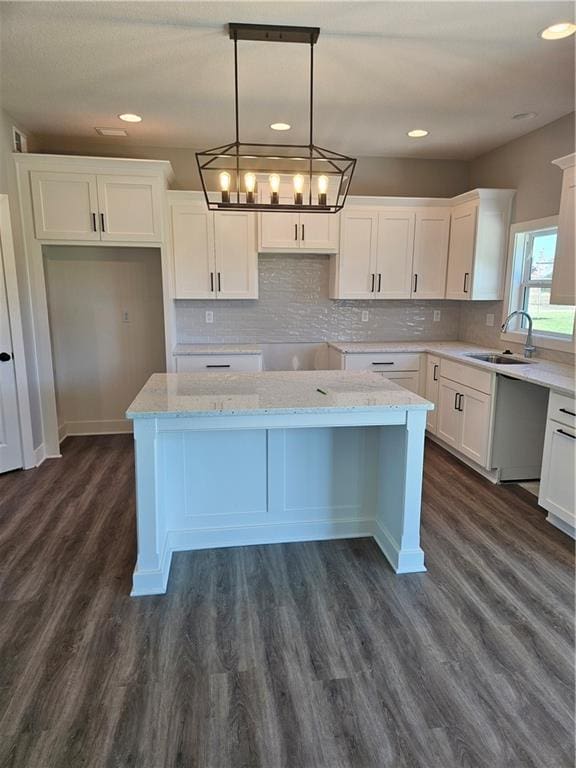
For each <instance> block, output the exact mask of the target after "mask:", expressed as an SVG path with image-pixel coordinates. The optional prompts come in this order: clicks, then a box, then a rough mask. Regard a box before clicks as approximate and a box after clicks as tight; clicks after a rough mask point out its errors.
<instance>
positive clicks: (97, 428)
mask: <svg viewBox="0 0 576 768" xmlns="http://www.w3.org/2000/svg"><path fill="white" fill-rule="evenodd" d="M60 431H61V434H63V435H64V436H63V437H61V438H60V442H62V440H64V438H66V437H70V436H73V435H74V436H77V437H79V436H80V435H124V434H127V433H131V432H132V422H131V421H130V420H129V419H102V420H101V421H67V422H66V423H65V424H63V425H62V427H60Z"/></svg>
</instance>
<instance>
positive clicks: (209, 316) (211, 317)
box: [206, 309, 214, 323]
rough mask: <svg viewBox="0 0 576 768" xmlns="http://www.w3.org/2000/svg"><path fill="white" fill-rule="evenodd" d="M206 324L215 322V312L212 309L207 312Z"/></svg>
mask: <svg viewBox="0 0 576 768" xmlns="http://www.w3.org/2000/svg"><path fill="white" fill-rule="evenodd" d="M206 322H207V323H213V322H214V312H212V310H211V309H208V310H206Z"/></svg>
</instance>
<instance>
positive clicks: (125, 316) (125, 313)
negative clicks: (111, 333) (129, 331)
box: [122, 309, 130, 323]
mask: <svg viewBox="0 0 576 768" xmlns="http://www.w3.org/2000/svg"><path fill="white" fill-rule="evenodd" d="M122 322H123V323H129V322H130V314H129V312H128V310H127V309H123V310H122Z"/></svg>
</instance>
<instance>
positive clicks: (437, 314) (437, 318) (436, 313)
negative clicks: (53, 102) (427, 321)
mask: <svg viewBox="0 0 576 768" xmlns="http://www.w3.org/2000/svg"><path fill="white" fill-rule="evenodd" d="M434 322H435V323H439V322H440V310H439V309H435V310H434Z"/></svg>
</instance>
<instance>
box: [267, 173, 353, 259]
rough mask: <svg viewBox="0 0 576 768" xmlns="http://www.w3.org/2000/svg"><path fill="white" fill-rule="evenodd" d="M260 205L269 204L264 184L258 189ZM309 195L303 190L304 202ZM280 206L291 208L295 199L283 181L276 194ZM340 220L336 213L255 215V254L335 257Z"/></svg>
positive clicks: (268, 195)
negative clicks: (333, 255) (311, 254)
mask: <svg viewBox="0 0 576 768" xmlns="http://www.w3.org/2000/svg"><path fill="white" fill-rule="evenodd" d="M258 188H259V197H260V202H262V203H268V202H270V188H269V186H268V184H267V183H266V182H261V183H260V184H259V185H258ZM307 194H308V191H307V189H305V190H304V199H306V198H307ZM279 200H280V203H285V204H288V205H291V204H292V203H293V202H294V196H293V192H292V188H291V185H290V184H289V183H288V182H286V181H283V182H282V183H281V185H280V191H279ZM339 225H340V216H339V214H335V213H291V212H289V211H288V212H283V213H274V211H265V212H263V213H259V214H258V251H259V252H260V253H292V252H294V251H299V252H300V253H302V252H305V253H336V252H337V251H338V248H339V244H340V241H339V235H340V226H339Z"/></svg>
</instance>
